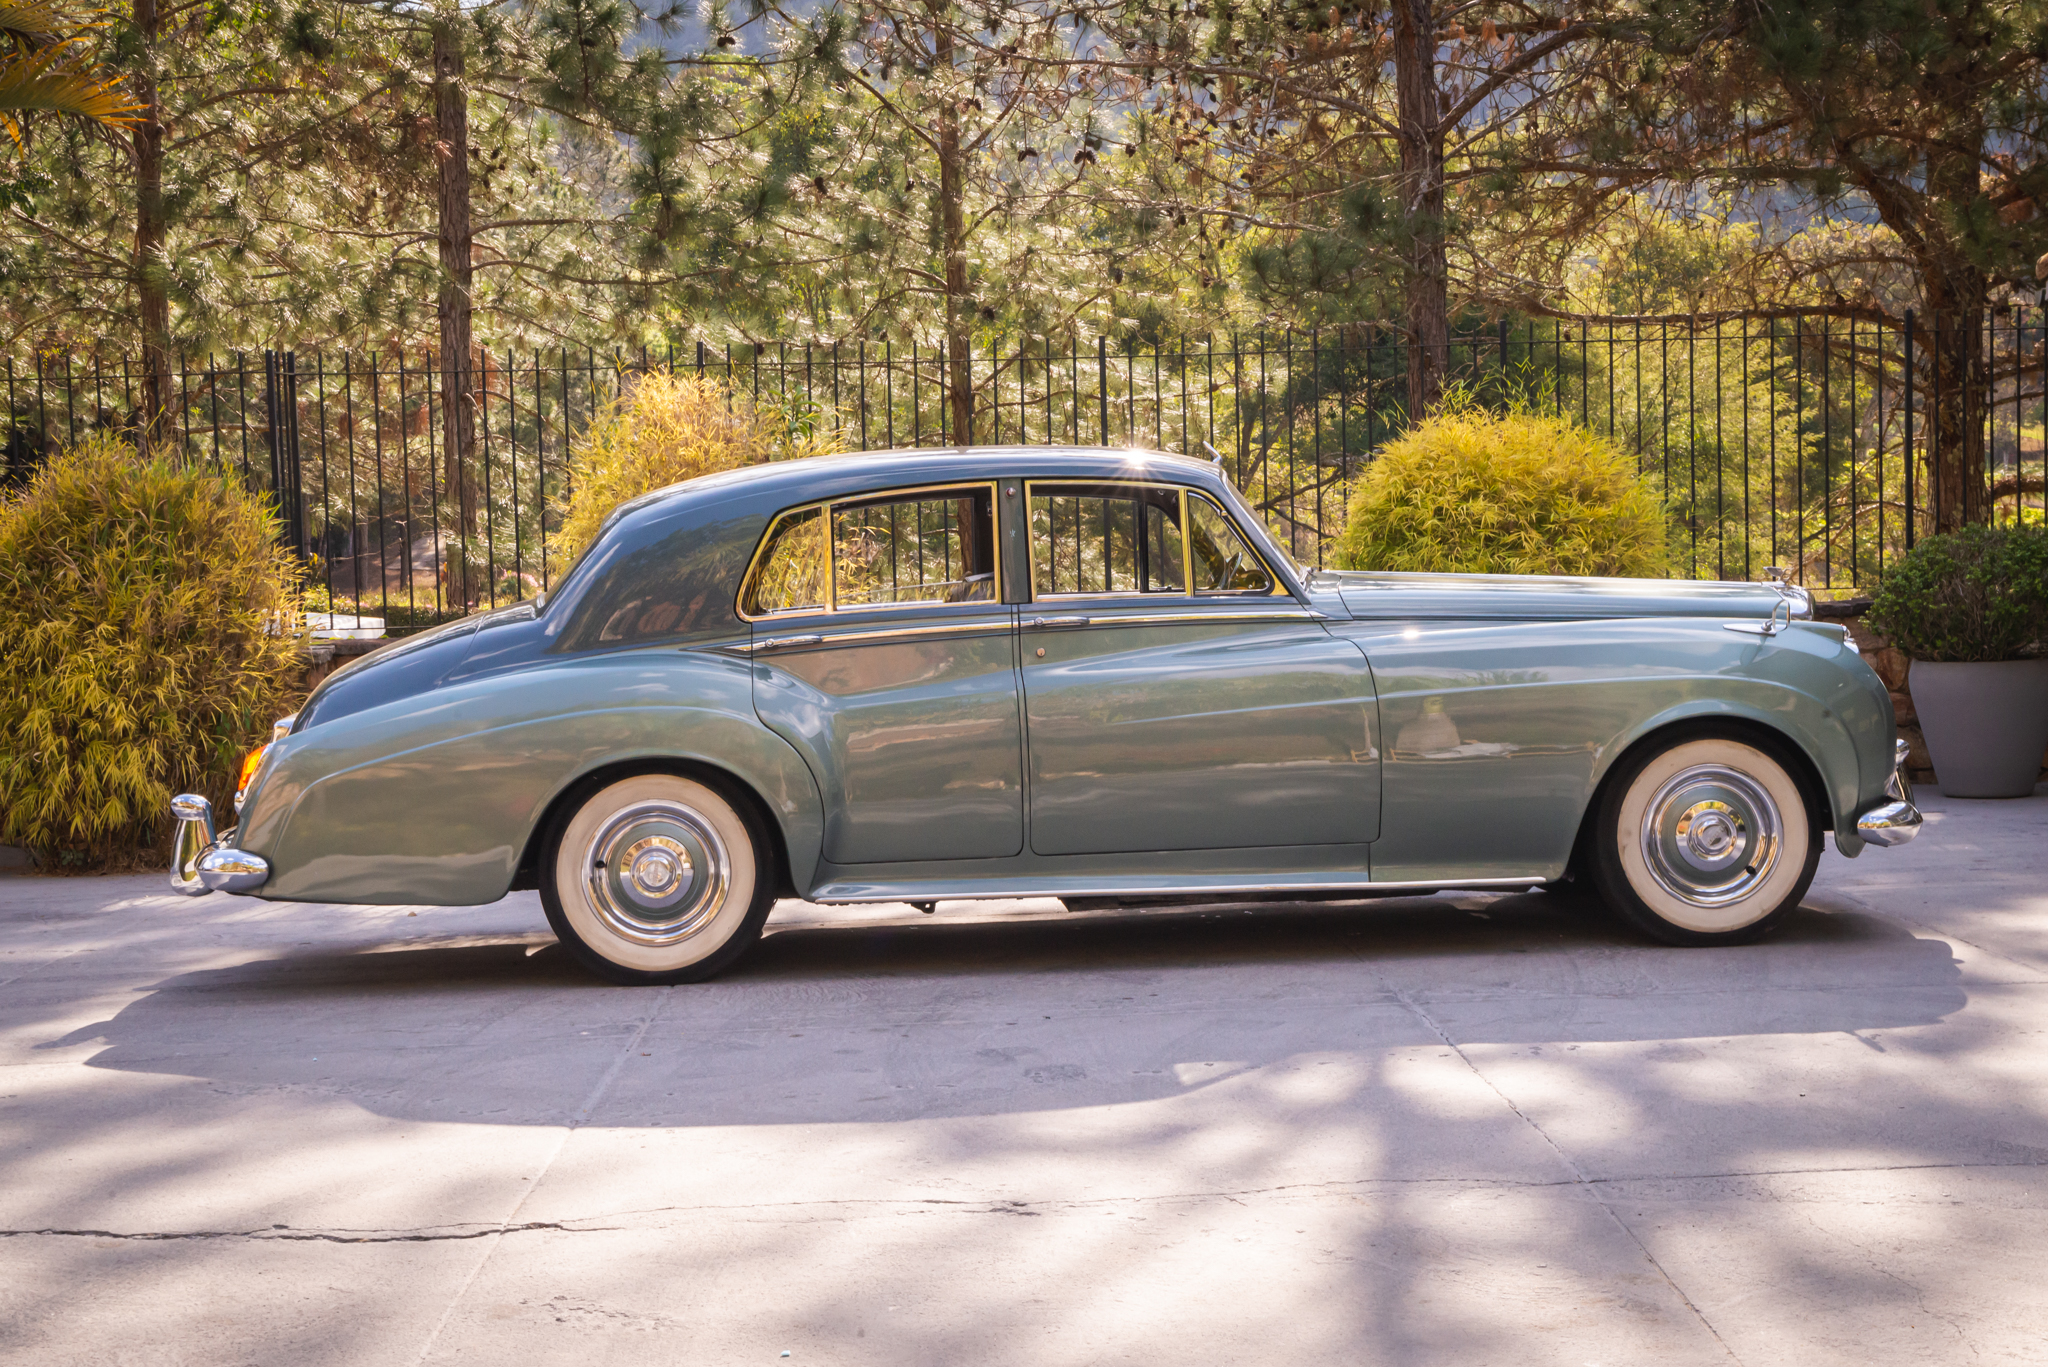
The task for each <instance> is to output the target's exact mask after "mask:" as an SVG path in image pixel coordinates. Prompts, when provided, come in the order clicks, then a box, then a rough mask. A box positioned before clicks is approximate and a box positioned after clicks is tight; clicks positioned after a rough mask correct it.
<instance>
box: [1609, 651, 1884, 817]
mask: <svg viewBox="0 0 2048 1367" xmlns="http://www.w3.org/2000/svg"><path fill="white" fill-rule="evenodd" d="M1742 655H1743V656H1744V657H1746V658H1743V659H1741V660H1739V661H1738V662H1737V667H1736V668H1735V669H1732V670H1730V671H1729V673H1730V676H1731V677H1730V682H1729V687H1728V688H1727V690H1726V692H1725V693H1723V694H1722V695H1720V696H1717V697H1690V698H1686V699H1684V700H1683V701H1680V702H1676V703H1673V704H1672V705H1670V706H1667V707H1664V708H1661V709H1659V710H1657V711H1655V712H1653V713H1651V714H1649V715H1647V716H1644V717H1641V718H1639V719H1637V720H1635V721H1634V722H1633V723H1632V724H1631V725H1630V726H1629V727H1628V728H1626V729H1625V730H1623V731H1621V732H1618V733H1617V734H1615V735H1614V736H1613V737H1612V738H1611V740H1610V741H1609V743H1608V744H1606V745H1604V746H1602V747H1601V753H1600V756H1599V760H1598V763H1597V764H1596V767H1595V773H1594V784H1595V787H1597V786H1598V784H1599V782H1600V781H1601V780H1602V779H1604V778H1605V777H1606V775H1607V771H1608V770H1610V769H1611V768H1612V767H1613V766H1614V764H1615V762H1616V761H1617V760H1619V759H1620V757H1621V756H1622V754H1624V753H1625V752H1626V751H1627V750H1628V748H1629V747H1630V746H1631V745H1633V744H1634V743H1635V742H1636V741H1638V740H1641V739H1642V738H1643V737H1644V736H1647V735H1649V734H1651V733H1652V732H1655V731H1659V730H1662V729H1663V728H1665V727H1667V726H1671V725H1674V724H1676V723H1679V722H1685V721H1698V720H1704V719H1714V718H1732V719H1739V720H1743V721H1749V722H1753V723H1756V724H1757V725H1760V726H1764V727H1767V728H1769V729H1770V730H1772V731H1775V732H1777V733H1778V734H1780V735H1782V736H1784V737H1785V738H1786V739H1787V740H1789V741H1790V742H1792V743H1793V744H1794V745H1796V746H1798V747H1799V749H1800V750H1801V752H1803V753H1804V754H1805V755H1806V757H1807V758H1808V759H1809V760H1811V761H1812V762H1813V766H1814V768H1815V770H1816V771H1818V773H1819V775H1820V781H1821V788H1822V791H1823V792H1824V794H1825V795H1826V800H1827V804H1828V823H1829V826H1830V827H1831V828H1832V829H1833V831H1834V833H1835V843H1836V846H1837V847H1838V848H1839V849H1840V850H1841V851H1842V853H1843V854H1845V855H1848V856H1850V857H1851V858H1854V857H1855V856H1856V855H1857V854H1859V853H1861V852H1862V849H1863V844H1864V842H1863V840H1862V838H1861V837H1860V836H1858V835H1857V834H1856V817H1857V815H1858V814H1859V813H1861V812H1863V811H1864V810H1866V809H1867V808H1868V807H1870V806H1871V805H1872V804H1874V803H1876V802H1878V801H1880V800H1882V799H1883V797H1884V785H1885V782H1886V780H1887V779H1889V778H1890V777H1891V772H1892V764H1893V748H1892V746H1893V741H1894V739H1895V738H1896V736H1897V724H1896V720H1895V718H1894V717H1893V714H1892V706H1891V696H1890V694H1888V693H1887V692H1885V688H1884V684H1883V682H1882V681H1881V680H1880V679H1879V678H1878V677H1877V674H1876V672H1875V671H1874V670H1872V669H1871V668H1870V666H1869V665H1868V664H1867V663H1866V662H1865V661H1864V659H1863V657H1862V656H1861V655H1859V654H1858V653H1857V652H1856V649H1855V647H1854V646H1852V645H1850V644H1848V633H1847V632H1846V631H1845V630H1844V629H1843V628H1842V627H1840V626H1837V625H1834V624H1833V623H1811V622H1795V623H1794V624H1793V625H1792V626H1791V628H1789V629H1788V630H1785V631H1782V632H1780V633H1779V634H1778V635H1777V636H1775V637H1771V638H1757V639H1756V641H1755V643H1754V644H1753V645H1750V646H1748V647H1747V648H1746V649H1744V650H1743V651H1742Z"/></svg>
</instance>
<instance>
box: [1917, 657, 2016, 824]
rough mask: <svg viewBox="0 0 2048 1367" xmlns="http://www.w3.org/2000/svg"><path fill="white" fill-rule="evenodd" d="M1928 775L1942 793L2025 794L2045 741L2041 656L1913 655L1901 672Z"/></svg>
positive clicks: (1966, 795)
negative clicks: (1945, 659) (1970, 660)
mask: <svg viewBox="0 0 2048 1367" xmlns="http://www.w3.org/2000/svg"><path fill="white" fill-rule="evenodd" d="M1906 688H1907V690H1908V691H1909V692H1910V693H1912V695H1913V709H1914V710H1915V711H1916V712H1918V713H1919V714H1920V730H1921V731H1922V733H1924V734H1925V735H1926V737H1927V756H1928V758H1929V759H1931V760H1933V761H1934V781H1935V782H1936V783H1938V784H1939V785H1940V786H1941V791H1942V792H1944V793H1947V794H1948V795H1949V796H1950V797H2026V796H2027V795H2028V794H2030V793H2032V792H2033V791H2034V779H2035V776H2036V775H2038V774H2039V773H2040V772H2041V751H2042V749H2043V748H2044V747H2048V659H2040V660H2001V661H1998V662H1996V663H1992V664H1937V663H1933V662H1931V661H1926V660H1915V661H1913V668H1912V669H1911V671H1910V672H1908V673H1907V675H1906Z"/></svg>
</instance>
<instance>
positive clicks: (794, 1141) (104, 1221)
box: [0, 790, 2048, 1367]
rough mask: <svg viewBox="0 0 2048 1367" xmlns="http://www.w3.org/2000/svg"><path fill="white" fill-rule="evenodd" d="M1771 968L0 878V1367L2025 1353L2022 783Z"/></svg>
mask: <svg viewBox="0 0 2048 1367" xmlns="http://www.w3.org/2000/svg"><path fill="white" fill-rule="evenodd" d="M1928 806H1929V807H1930V808H1931V809H1932V815H1931V816H1930V824H1929V827H1928V829H1927V831H1926V832H1925V834H1924V835H1923V836H1922V838H1921V840H1920V841H1919V842H1918V843H1917V844H1915V845H1913V846H1911V847H1909V848H1908V849H1905V850H1902V851H1892V852H1885V851H1871V852H1869V853H1868V854H1866V855H1865V856H1864V857H1863V858H1861V859H1859V860H1856V861H1853V862H1851V861H1848V860H1844V859H1842V858H1840V857H1839V856H1837V855H1834V854H1832V853H1830V854H1828V855H1826V856H1825V857H1824V858H1823V861H1822V863H1821V873H1820V878H1819V880H1818V882H1817V883H1816V885H1815V889H1814V892H1813V894H1812V895H1811V897H1810V898H1809V899H1808V903H1807V910H1806V911H1805V912H1803V913H1802V914H1801V915H1800V916H1799V917H1798V918H1797V919H1795V920H1794V921H1793V922H1792V923H1791V924H1790V925H1789V926H1787V927H1786V929H1785V930H1784V931H1783V932H1782V933H1781V934H1779V935H1778V936H1777V937H1775V938H1774V939H1773V940H1772V941H1770V942H1769V943H1767V944H1764V945H1761V946H1757V947H1754V948H1748V949H1739V950H1728V951H1707V950H1675V949H1665V948H1661V947H1656V946H1652V945H1649V944H1646V943H1643V942H1641V941H1639V940H1637V939H1635V938H1633V937H1632V936H1630V935H1629V934H1627V933H1625V932H1623V931H1621V930H1619V929H1618V928H1617V927H1615V926H1614V925H1612V924H1610V923H1608V922H1607V921H1606V920H1604V919H1602V918H1600V917H1598V916H1597V915H1592V914H1589V913H1587V912H1586V911H1585V910H1583V909H1579V908H1575V907H1574V906H1573V905H1571V904H1569V903H1567V902H1564V901H1563V900H1562V899H1558V898H1553V897H1546V896H1543V895H1524V896H1510V897H1485V896H1466V897H1448V898H1429V899H1419V898H1418V899H1406V900H1401V901H1393V902H1382V903H1377V904H1362V905H1352V906H1322V907H1287V908H1269V909H1263V910H1258V911H1245V910H1226V911H1204V912H1193V911H1182V912H1171V911H1155V912H1148V913H1142V914H1126V915H1070V914H1066V913H1064V912H1062V911H1060V910H1059V909H1058V908H1057V906H1056V904H1052V903H1015V904H1005V905H982V906H970V905H968V904H958V905H947V904H941V906H940V909H939V913H938V914H937V915H936V916H933V917H922V916H919V915H917V914H916V913H914V912H912V911H911V910H909V909H908V908H903V907H894V908H882V909H877V910H873V911H859V912H848V911H843V910H828V909H823V908H817V907H811V906H806V905H802V904H795V903H792V904H787V905H784V906H782V907H779V908H778V909H777V911H776V913H775V917H774V919H773V920H772V921H771V922H770V925H769V936H768V938H767V940H766V941H765V942H764V943H763V944H762V946H761V947H760V949H759V950H758V951H757V952H756V953H755V955H754V956H753V957H752V959H750V960H749V961H748V962H747V963H746V964H745V965H744V966H743V967H742V968H741V969H740V970H739V971H737V972H735V973H734V974H732V975H731V976H729V977H727V978H725V979H723V980H721V981H719V982H716V983H712V984H708V985H705V986H698V987H681V988H669V989H626V988H616V987H607V986H603V985H600V984H598V983H596V982H594V981H591V980H588V979H585V978H584V977H582V976H581V975H580V974H579V973H578V972H577V971H576V970H575V969H573V968H572V967H571V966H570V965H569V964H568V963H567V962H566V960H565V958H564V956H563V955H562V954H561V952H560V951H559V950H558V949H557V948H555V947H554V942H553V940H552V938H551V937H550V936H549V934H548V932H547V930H546V927H545V924H544V922H543V921H542V919H541V915H540V910H539V907H538V904H537V901H536V899H535V898H534V896H533V895H532V894H520V895H517V896H514V897H512V898H509V899H507V900H506V901H504V902H502V903H500V904H498V905H496V906H490V907H482V908H474V909H436V908H419V909H418V912H417V915H414V914H411V912H409V911H408V909H405V908H397V909H392V908H350V907H311V906H307V907H299V906H281V905H271V904H268V903H263V902H257V901H251V900H244V899H237V898H228V897H219V896H216V897H209V898H204V899H200V900H196V901H186V900H184V899H182V898H178V897H174V896H170V895H168V894H167V893H166V892H165V891H164V890H163V889H162V887H161V885H160V883H159V882H158V880H157V879H155V878H138V879H42V878H20V877H14V878H5V879H0V1064H4V1065H5V1066H4V1067H0V1360H5V1361H6V1362H9V1363H15V1362H19V1363H36V1364H56V1363H150V1364H163V1363H183V1362H191V1363H206V1364H209V1365H212V1364H234V1363H252V1364H253V1363H261V1364H267V1365H268V1364H281V1363H291V1364H298V1363H330V1362H331V1363H349V1364H385V1363H390V1364H413V1363H423V1362H434V1363H440V1362H455V1361H464V1362H483V1363H498V1362H507V1363H511V1362H517V1363H553V1362H563V1363H569V1362H574V1363H577V1364H600V1363H664V1364H670V1363H673V1364H688V1365H692V1367H694V1364H725V1363H747V1362H763V1363H770V1362H778V1361H781V1360H783V1357H784V1355H785V1354H786V1355H787V1357H788V1360H789V1361H791V1362H793V1363H795V1364H803V1363H817V1364H827V1363H875V1364H908V1363H945V1364H952V1363H972V1364H1068V1363H1075V1364H1079V1363H1098V1362H1101V1363H1125V1362H1128V1363H1147V1364H1152V1363H1158V1364H1200V1363H1286V1364H1291V1363H1341V1364H1366V1363H1373V1364H1435V1363H1442V1364H1459V1365H1460V1367H1465V1365H1468V1364H1484V1363H1501V1364H1508V1363H1513V1364H1518V1365H1519V1364H1538V1363H1558V1364H1569V1365H1570V1367H1581V1365H1582V1364H1600V1367H1620V1365H1621V1364H1638V1363H1656V1364H1660V1365H1661V1364H1687V1363H1728V1362H1739V1363H1745V1364H1766V1363H1787V1364H1801V1365H1802V1367H1811V1365H1814V1364H1826V1363H1842V1364H1855V1365H1856V1367H1867V1365H1868V1364H1873V1363H1898V1362H1926V1363H1940V1364H1956V1363H1976V1362H1983V1363H2023V1362H2048V1180H2044V1179H2048V981H2044V975H2048V790H2044V792H2043V793H2042V794H2041V795H2037V796H2036V797H2034V798H2032V799H2028V800H2023V801H2018V802H2005V803H1996V802H1963V801H1943V800H1942V799H1941V798H1940V797H1939V796H1938V795H1932V796H1930V798H1929V801H1928Z"/></svg>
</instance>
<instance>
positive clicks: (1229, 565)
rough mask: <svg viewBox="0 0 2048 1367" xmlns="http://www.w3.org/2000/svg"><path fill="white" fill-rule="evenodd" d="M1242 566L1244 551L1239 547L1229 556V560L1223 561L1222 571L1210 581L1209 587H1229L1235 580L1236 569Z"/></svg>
mask: <svg viewBox="0 0 2048 1367" xmlns="http://www.w3.org/2000/svg"><path fill="white" fill-rule="evenodd" d="M1243 566H1244V551H1243V550H1242V549H1240V550H1239V551H1238V553H1237V554H1236V555H1233V556H1231V557H1230V559H1229V560H1227V561H1225V562H1224V565H1223V572H1222V573H1221V574H1219V575H1217V576H1216V578H1215V580H1214V581H1213V582H1211V583H1210V585H1209V587H1210V588H1212V589H1227V588H1229V587H1230V586H1231V585H1232V584H1233V583H1235V582H1236V581H1237V572H1238V570H1240V569H1241V568H1243Z"/></svg>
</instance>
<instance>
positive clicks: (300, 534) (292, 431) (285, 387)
mask: <svg viewBox="0 0 2048 1367" xmlns="http://www.w3.org/2000/svg"><path fill="white" fill-rule="evenodd" d="M297 362H298V357H297V356H296V355H295V354H293V353H292V352H289V351H267V350H266V351H265V352H264V353H263V418H264V426H265V428H266V431H265V433H264V442H265V444H266V445H267V446H269V448H270V488H271V492H272V493H273V494H275V495H276V496H277V514H278V520H279V522H280V523H281V524H282V525H281V526H280V528H279V532H280V539H281V540H282V541H283V542H284V544H285V545H286V546H288V547H290V548H291V550H292V552H293V553H294V554H295V555H297V556H298V557H299V558H300V559H301V560H303V559H305V558H306V526H305V508H304V506H303V501H302V500H301V498H300V496H299V377H298V364H297Z"/></svg>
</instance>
